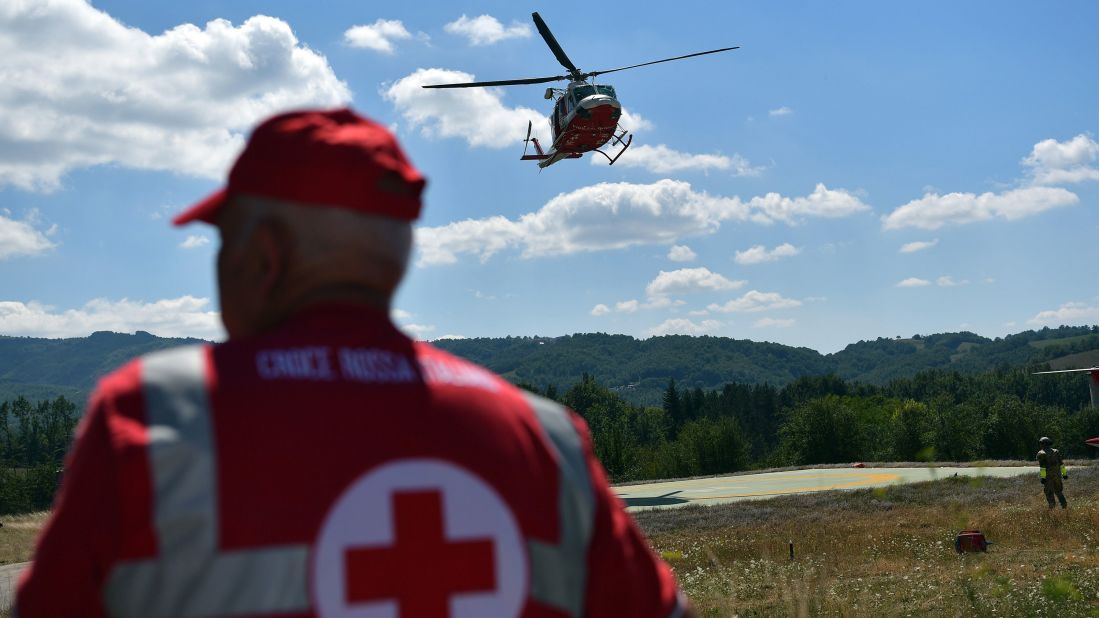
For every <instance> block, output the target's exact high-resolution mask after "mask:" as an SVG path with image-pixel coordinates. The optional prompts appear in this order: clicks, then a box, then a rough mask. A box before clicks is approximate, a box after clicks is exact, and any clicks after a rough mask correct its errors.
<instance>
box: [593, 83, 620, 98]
mask: <svg viewBox="0 0 1099 618" xmlns="http://www.w3.org/2000/svg"><path fill="white" fill-rule="evenodd" d="M595 89H596V90H597V91H598V92H599V94H605V95H607V96H608V97H611V98H614V99H617V98H618V95H617V94H615V93H614V86H596V87H595Z"/></svg>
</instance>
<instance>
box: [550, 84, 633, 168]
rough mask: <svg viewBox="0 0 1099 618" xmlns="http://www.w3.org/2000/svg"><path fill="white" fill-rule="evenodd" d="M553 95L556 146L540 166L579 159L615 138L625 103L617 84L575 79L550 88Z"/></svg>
mask: <svg viewBox="0 0 1099 618" xmlns="http://www.w3.org/2000/svg"><path fill="white" fill-rule="evenodd" d="M553 95H556V102H555V103H554V106H553V111H552V112H550V116H549V123H550V128H551V130H552V131H553V145H552V147H551V148H550V150H549V152H547V153H545V155H543V157H544V158H541V157H539V158H540V160H539V162H538V166H539V167H546V166H549V165H553V164H554V163H556V162H558V161H560V160H561V159H576V158H579V157H580V156H581V155H582V154H583V153H585V152H591V151H593V150H596V149H598V148H600V147H602V146H603V145H604V144H606V143H607V142H608V141H610V140H611V139H614V138H615V136H616V133H617V131H618V120H619V118H621V117H622V104H621V103H619V102H618V99H617V98H616V96H615V91H614V87H613V86H609V85H601V84H589V83H586V82H572V83H570V84H569V85H568V87H567V88H565V89H562V90H557V89H551V90H549V91H547V95H546V96H547V98H549V97H550V96H553ZM531 158H534V157H531Z"/></svg>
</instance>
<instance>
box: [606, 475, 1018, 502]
mask: <svg viewBox="0 0 1099 618" xmlns="http://www.w3.org/2000/svg"><path fill="white" fill-rule="evenodd" d="M1020 474H1033V475H1035V476H1037V475H1038V468H1037V466H1019V467H996V468H991V467H990V468H979V467H966V468H822V469H814V470H788V471H785V472H765V473H762V474H740V475H736V476H720V477H711V478H698V479H683V480H678V481H664V482H660V483H646V484H641V485H617V486H615V487H614V491H615V493H616V494H618V496H619V497H620V498H622V500H623V501H625V503H626V507H627V508H628V509H629V510H631V511H633V510H637V509H645V508H669V507H677V506H684V505H687V504H722V503H725V502H736V501H738V500H758V499H762V498H772V497H774V496H784V495H787V494H796V493H803V492H809V491H828V490H833V489H859V488H864V487H884V486H886V485H895V484H898V483H916V482H919V481H932V480H936V479H942V478H946V477H948V476H954V475H958V476H1001V477H1006V476H1017V475H1020Z"/></svg>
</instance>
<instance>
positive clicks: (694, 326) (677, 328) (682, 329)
mask: <svg viewBox="0 0 1099 618" xmlns="http://www.w3.org/2000/svg"><path fill="white" fill-rule="evenodd" d="M722 326H723V325H722V323H721V322H719V321H717V320H702V321H701V322H699V323H695V322H693V321H691V320H688V319H686V318H672V319H669V320H664V322H662V323H661V324H660V325H658V326H654V327H652V328H650V329H649V330H647V331H645V337H660V336H663V335H705V334H706V333H712V332H714V331H715V330H717V329H719V328H721V327H722Z"/></svg>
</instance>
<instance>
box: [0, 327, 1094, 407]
mask: <svg viewBox="0 0 1099 618" xmlns="http://www.w3.org/2000/svg"><path fill="white" fill-rule="evenodd" d="M196 341H197V340H194V339H164V338H160V337H156V336H154V335H151V334H149V333H146V332H138V333H136V334H133V335H124V334H118V333H108V332H97V333H93V334H92V335H91V336H89V337H81V338H74V339H35V338H30V337H4V336H0V400H9V399H14V398H16V397H20V396H22V397H26V398H27V399H28V400H31V401H41V400H45V399H53V398H56V397H59V396H64V397H66V398H68V399H69V400H71V401H83V399H84V398H85V397H86V395H87V392H88V390H90V389H91V387H92V386H93V385H94V384H95V381H96V380H97V379H98V378H99V377H101V376H102V375H104V374H105V373H107V372H108V371H110V370H111V369H113V368H115V367H118V366H120V365H122V364H123V363H124V362H126V361H127V360H129V359H131V358H133V357H135V356H138V355H140V354H144V353H146V352H150V351H153V350H156V349H160V348H165V347H170V346H175V345H180V344H185V343H194V342H196ZM435 344H436V345H438V346H439V347H442V348H444V349H446V350H449V351H451V352H453V353H455V354H458V355H459V356H463V357H465V358H468V359H470V360H472V361H474V362H476V363H480V364H482V365H485V366H487V367H488V368H490V369H492V370H493V371H496V372H497V373H500V374H501V375H503V376H504V377H506V378H508V379H509V380H511V381H513V382H516V383H523V384H529V385H534V386H536V387H538V388H540V389H543V390H544V389H546V388H550V387H552V388H553V389H554V390H556V391H557V392H564V391H565V390H566V389H568V388H570V387H571V386H572V385H573V384H576V383H577V382H578V381H579V380H580V378H581V376H583V375H584V374H587V375H588V376H590V377H591V379H593V380H594V381H595V382H596V383H598V384H600V385H603V386H606V387H607V388H609V389H611V390H612V391H614V392H616V393H619V394H620V395H621V396H622V397H624V398H625V399H626V400H628V401H630V402H632V403H635V404H640V405H658V404H659V403H660V402H661V397H662V394H663V391H664V389H665V387H666V386H667V384H668V380H669V379H674V380H676V382H677V383H678V384H679V385H680V386H681V387H683V388H687V389H695V388H702V389H707V390H710V389H720V388H722V387H723V386H724V385H725V384H728V383H737V384H770V385H773V386H783V385H786V384H789V383H791V382H793V381H794V380H797V379H798V378H801V377H806V376H823V375H836V376H839V377H840V378H843V379H844V380H849V381H852V382H860V383H866V384H872V385H883V384H886V383H887V382H889V381H891V380H895V379H900V378H908V377H912V376H914V375H915V374H916V373H918V372H920V371H923V370H927V369H948V370H951V371H960V372H963V373H981V372H987V371H991V370H994V369H997V368H1005V367H1027V366H1037V365H1039V364H1043V363H1050V364H1051V365H1054V366H1056V368H1062V367H1063V366H1064V365H1065V364H1068V363H1069V362H1072V363H1075V365H1074V366H1079V364H1081V363H1084V364H1099V327H1087V326H1084V327H1061V328H1056V329H1050V328H1045V329H1042V330H1038V331H1026V332H1022V333H1019V334H1016V335H1010V336H1008V337H1004V338H996V339H988V338H986V337H981V336H979V335H975V334H973V333H967V332H962V333H944V334H936V335H926V336H919V335H916V336H913V337H911V338H905V339H902V338H895V339H884V338H881V339H876V340H873V341H859V342H857V343H853V344H851V345H849V346H847V347H846V348H844V349H843V350H840V351H839V352H835V353H833V354H827V355H825V354H820V353H819V352H817V351H816V350H811V349H809V348H797V347H791V346H786V345H781V344H777V343H765V342H756V341H750V340H746V339H729V338H725V337H706V336H704V337H689V336H685V335H669V336H665V337H653V338H651V339H635V338H633V337H629V336H627V335H607V334H602V333H594V334H578V335H566V336H563V337H499V338H480V339H458V340H444V341H437V342H435Z"/></svg>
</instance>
